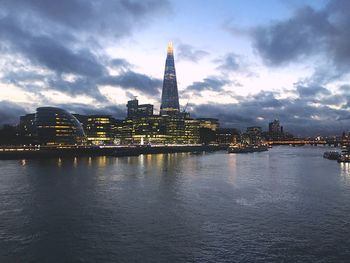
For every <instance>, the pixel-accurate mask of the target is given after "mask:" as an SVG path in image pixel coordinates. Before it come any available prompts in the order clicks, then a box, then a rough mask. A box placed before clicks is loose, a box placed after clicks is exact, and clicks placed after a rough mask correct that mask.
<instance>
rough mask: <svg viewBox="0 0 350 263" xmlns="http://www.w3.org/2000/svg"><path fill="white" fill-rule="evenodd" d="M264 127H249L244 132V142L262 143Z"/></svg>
mask: <svg viewBox="0 0 350 263" xmlns="http://www.w3.org/2000/svg"><path fill="white" fill-rule="evenodd" d="M262 140H263V138H262V129H261V127H258V126H253V127H248V128H247V130H246V132H245V133H244V134H242V142H244V143H247V144H253V145H258V144H261V143H262Z"/></svg>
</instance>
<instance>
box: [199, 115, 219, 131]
mask: <svg viewBox="0 0 350 263" xmlns="http://www.w3.org/2000/svg"><path fill="white" fill-rule="evenodd" d="M197 120H198V121H199V127H200V128H207V129H210V130H212V131H216V130H217V129H219V127H220V125H219V120H218V119H214V118H198V119H197Z"/></svg>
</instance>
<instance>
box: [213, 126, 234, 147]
mask: <svg viewBox="0 0 350 263" xmlns="http://www.w3.org/2000/svg"><path fill="white" fill-rule="evenodd" d="M238 138H239V131H238V130H237V129H233V128H220V129H218V130H217V131H216V140H217V143H218V144H220V145H229V144H230V143H236V142H237V140H238Z"/></svg>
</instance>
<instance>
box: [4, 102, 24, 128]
mask: <svg viewBox="0 0 350 263" xmlns="http://www.w3.org/2000/svg"><path fill="white" fill-rule="evenodd" d="M26 113H27V111H26V109H24V108H23V107H22V106H20V105H18V104H16V103H13V102H10V101H5V100H2V101H0V125H1V124H17V123H18V122H19V116H21V115H24V114H26Z"/></svg>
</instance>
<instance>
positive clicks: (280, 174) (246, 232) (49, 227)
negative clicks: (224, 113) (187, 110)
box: [0, 146, 350, 262]
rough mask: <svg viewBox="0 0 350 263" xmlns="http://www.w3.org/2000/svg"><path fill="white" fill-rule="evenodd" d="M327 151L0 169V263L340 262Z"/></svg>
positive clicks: (342, 208)
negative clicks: (325, 157) (325, 156)
mask: <svg viewBox="0 0 350 263" xmlns="http://www.w3.org/2000/svg"><path fill="white" fill-rule="evenodd" d="M325 150H327V148H326V147H323V146H322V147H311V146H310V147H307V146H305V147H286V146H281V147H274V148H273V149H271V150H269V151H268V152H261V153H254V154H241V155H236V154H227V153H226V152H214V153H197V154H193V153H192V154H191V153H177V154H157V155H141V156H139V157H119V158H115V157H113V158H112V157H95V158H75V159H73V158H67V159H47V160H21V161H18V160H16V161H0V198H1V200H0V262H349V260H350V166H349V165H347V164H343V165H341V164H338V163H337V162H335V161H330V160H326V159H323V158H322V154H323V152H324V151H325Z"/></svg>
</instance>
